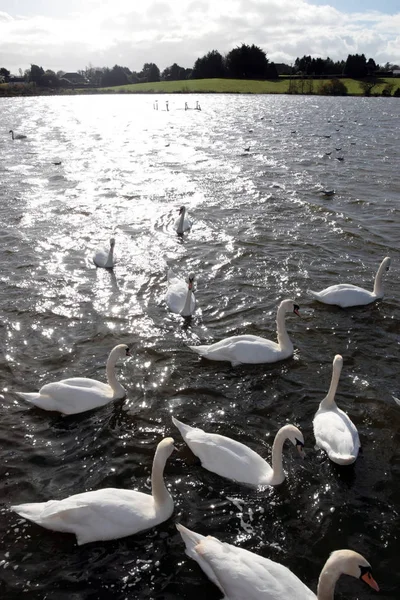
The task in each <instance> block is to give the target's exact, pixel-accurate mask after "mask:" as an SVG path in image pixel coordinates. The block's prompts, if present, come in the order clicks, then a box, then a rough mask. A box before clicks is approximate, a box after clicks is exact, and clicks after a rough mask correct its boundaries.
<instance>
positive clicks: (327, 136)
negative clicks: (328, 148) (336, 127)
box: [322, 135, 331, 138]
mask: <svg viewBox="0 0 400 600" xmlns="http://www.w3.org/2000/svg"><path fill="white" fill-rule="evenodd" d="M322 137H324V138H330V137H331V136H330V135H323V136H322Z"/></svg>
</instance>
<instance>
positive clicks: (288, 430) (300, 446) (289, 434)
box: [280, 425, 305, 458]
mask: <svg viewBox="0 0 400 600" xmlns="http://www.w3.org/2000/svg"><path fill="white" fill-rule="evenodd" d="M280 431H282V433H284V434H285V436H286V438H287V439H288V440H289V441H291V442H292V444H293V446H296V449H297V451H298V453H299V454H300V456H301V457H302V458H304V456H305V454H304V437H303V434H302V433H301V431H300V429H298V428H297V427H295V426H294V425H284V427H282V429H281V430H280Z"/></svg>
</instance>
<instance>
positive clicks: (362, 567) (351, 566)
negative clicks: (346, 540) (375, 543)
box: [321, 550, 379, 592]
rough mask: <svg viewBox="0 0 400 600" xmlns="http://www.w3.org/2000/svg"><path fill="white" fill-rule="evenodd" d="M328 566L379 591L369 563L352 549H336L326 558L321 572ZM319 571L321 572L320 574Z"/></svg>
mask: <svg viewBox="0 0 400 600" xmlns="http://www.w3.org/2000/svg"><path fill="white" fill-rule="evenodd" d="M330 568H332V569H333V568H335V569H336V570H337V571H339V572H340V573H343V574H344V575H350V576H351V577H355V578H356V579H362V581H364V582H365V583H366V584H367V585H369V586H370V587H372V589H373V590H375V591H377V592H379V586H378V584H377V583H376V581H375V579H374V578H373V577H372V569H371V565H370V564H369V562H368V561H367V560H365V558H364V557H363V556H362V555H361V554H359V553H358V552H354V551H353V550H336V551H335V552H332V554H331V555H330V557H329V558H328V560H327V562H326V564H325V567H324V568H323V570H322V573H324V571H326V570H330ZM322 573H321V574H322Z"/></svg>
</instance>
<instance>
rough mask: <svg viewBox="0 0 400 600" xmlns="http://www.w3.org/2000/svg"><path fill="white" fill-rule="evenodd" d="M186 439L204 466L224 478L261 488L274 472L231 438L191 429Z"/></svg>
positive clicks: (249, 450) (247, 448) (248, 449)
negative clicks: (264, 479)
mask: <svg viewBox="0 0 400 600" xmlns="http://www.w3.org/2000/svg"><path fill="white" fill-rule="evenodd" d="M185 439H186V442H187V444H188V446H190V448H191V449H192V451H193V453H194V454H195V455H196V456H198V457H199V459H200V460H201V464H202V466H203V467H204V468H205V469H208V470H209V471H212V472H213V473H217V475H221V476H222V477H227V478H229V479H233V480H234V481H240V482H243V483H250V484H253V485H258V484H259V483H261V482H262V479H263V478H265V477H268V476H269V475H270V472H271V470H272V469H271V467H270V466H269V464H268V463H267V462H265V460H264V459H263V458H262V457H261V456H260V455H259V454H257V453H256V452H254V450H251V448H249V447H248V446H245V445H244V444H241V443H240V442H237V441H236V440H232V439H231V438H227V437H225V436H222V435H219V434H216V433H205V432H204V431H203V430H201V429H192V430H191V431H190V432H189V433H188V434H187V435H186V438H185Z"/></svg>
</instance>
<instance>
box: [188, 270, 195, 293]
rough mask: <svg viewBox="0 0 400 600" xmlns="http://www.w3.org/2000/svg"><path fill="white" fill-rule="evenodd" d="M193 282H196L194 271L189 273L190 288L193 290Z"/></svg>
mask: <svg viewBox="0 0 400 600" xmlns="http://www.w3.org/2000/svg"><path fill="white" fill-rule="evenodd" d="M193 282H194V273H189V277H188V283H189V290H191V289H192V288H193Z"/></svg>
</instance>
